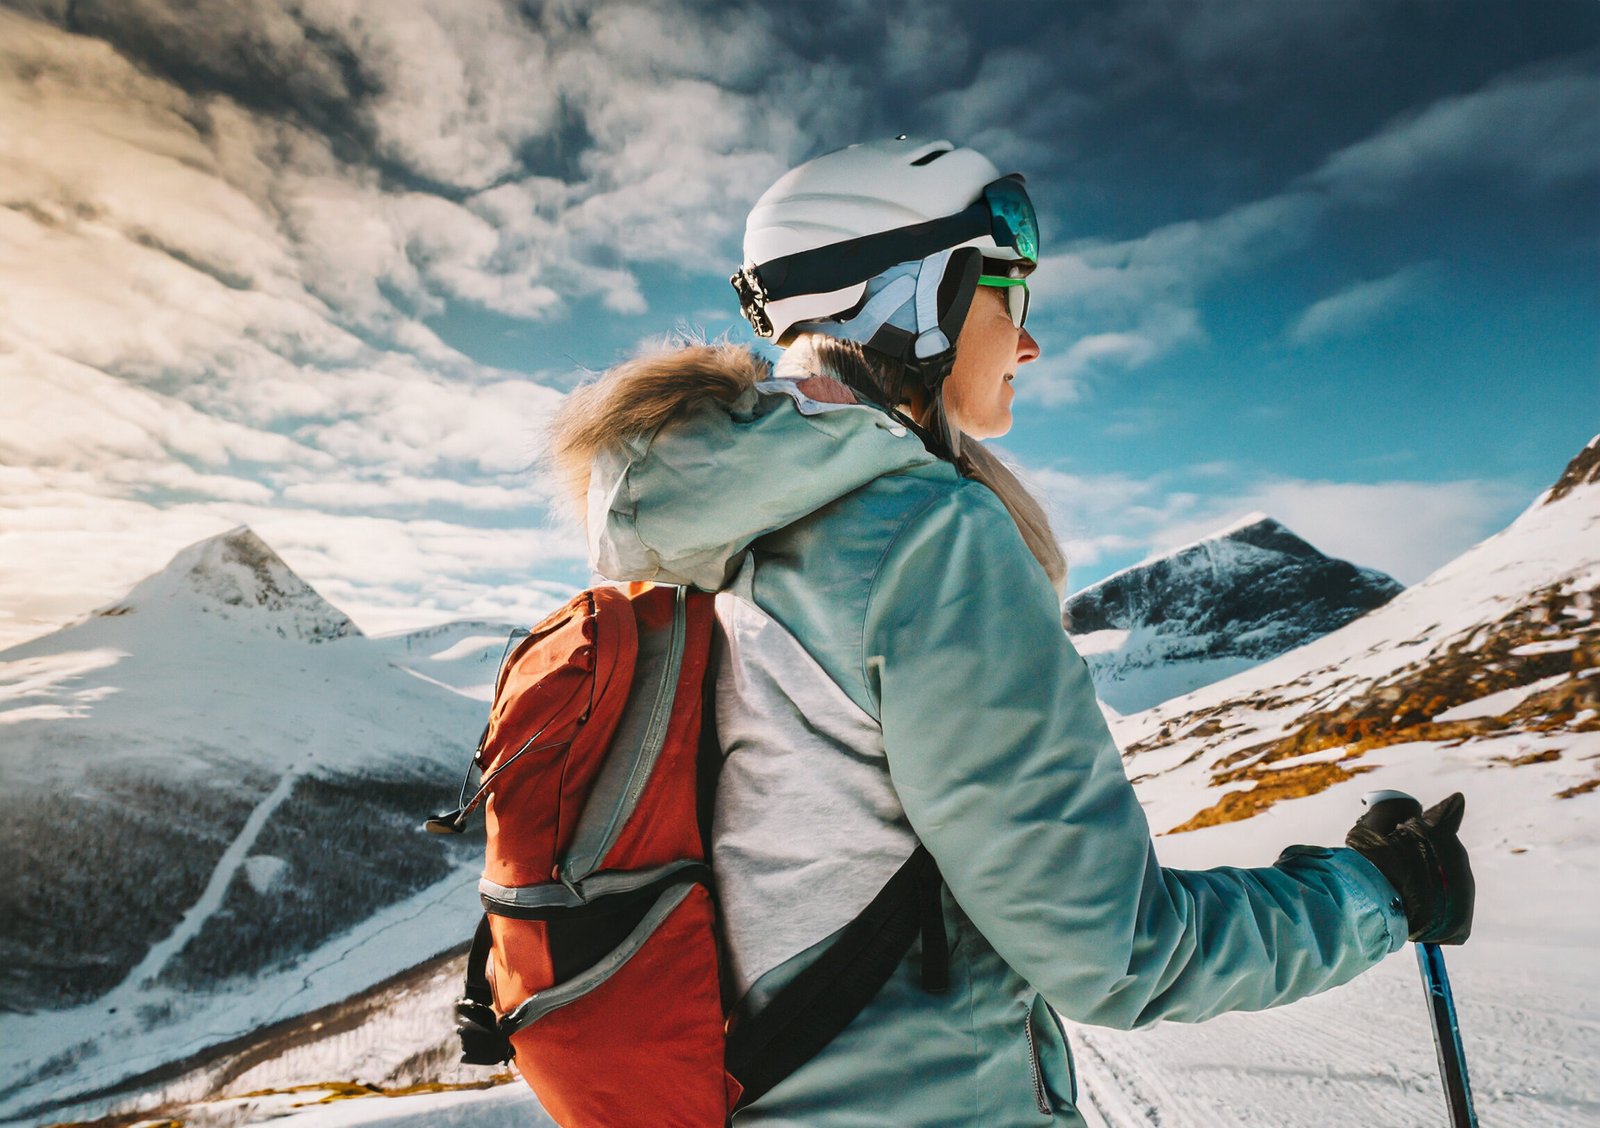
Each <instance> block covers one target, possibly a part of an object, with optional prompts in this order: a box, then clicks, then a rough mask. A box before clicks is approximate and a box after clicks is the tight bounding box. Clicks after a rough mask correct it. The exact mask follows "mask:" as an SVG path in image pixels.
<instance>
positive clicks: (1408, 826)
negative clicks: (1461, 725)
mask: <svg viewBox="0 0 1600 1128" xmlns="http://www.w3.org/2000/svg"><path fill="white" fill-rule="evenodd" d="M1408 805H1409V804H1408ZM1384 806H1387V804H1385V805H1384ZM1466 808H1467V801H1466V799H1465V798H1463V797H1462V795H1461V793H1460V792H1459V791H1458V792H1456V793H1455V794H1454V795H1452V796H1450V797H1449V798H1448V799H1446V800H1444V801H1443V802H1442V803H1438V804H1436V805H1435V806H1433V807H1430V808H1429V809H1428V810H1426V811H1424V812H1423V813H1421V814H1419V815H1412V816H1411V817H1410V818H1407V819H1405V820H1404V821H1403V822H1400V823H1398V824H1394V823H1393V822H1392V818H1390V819H1385V818H1379V819H1374V818H1373V815H1375V814H1380V815H1381V814H1382V812H1381V811H1380V810H1379V809H1377V808H1375V809H1374V810H1372V811H1369V812H1367V814H1365V815H1362V816H1361V819H1360V820H1359V821H1358V822H1357V823H1356V825H1355V826H1353V827H1351V828H1350V833H1349V834H1347V835H1345V839H1344V844H1345V845H1346V846H1348V847H1350V849H1352V850H1354V851H1356V852H1357V853H1359V854H1360V855H1361V856H1362V857H1364V858H1366V859H1367V861H1369V862H1371V863H1372V864H1373V865H1375V866H1377V867H1378V870H1379V872H1380V873H1382V874H1383V876H1384V877H1386V878H1388V879H1389V884H1390V885H1393V886H1394V887H1395V891H1396V892H1398V893H1399V894H1400V903H1401V905H1402V906H1403V907H1404V908H1405V913H1406V923H1407V924H1408V925H1409V926H1410V928H1411V935H1410V937H1409V939H1412V940H1415V941H1417V942H1419V943H1432V944H1460V943H1463V942H1464V941H1465V940H1466V938H1467V937H1468V936H1469V935H1470V934H1471V933H1472V901H1473V891H1474V888H1475V887H1474V885H1473V881H1472V866H1471V865H1470V864H1469V863H1468V862H1467V850H1466V847H1465V846H1463V845H1461V839H1459V838H1457V837H1456V831H1457V830H1459V829H1460V827H1461V815H1462V813H1463V812H1464V811H1465V810H1466ZM1411 809H1412V810H1415V809H1416V807H1415V806H1412V807H1411ZM1384 822H1388V823H1389V825H1386V826H1385V825H1376V824H1379V823H1384Z"/></svg>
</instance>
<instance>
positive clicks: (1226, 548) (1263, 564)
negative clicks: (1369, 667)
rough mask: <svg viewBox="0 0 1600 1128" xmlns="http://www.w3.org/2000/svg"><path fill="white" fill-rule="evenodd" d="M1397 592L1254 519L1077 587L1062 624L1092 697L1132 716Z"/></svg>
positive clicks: (1366, 571) (1377, 577) (1333, 626)
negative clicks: (1082, 662)
mask: <svg viewBox="0 0 1600 1128" xmlns="http://www.w3.org/2000/svg"><path fill="white" fill-rule="evenodd" d="M1401 590H1402V589H1401V585H1400V584H1399V583H1397V582H1396V581H1395V580H1394V579H1392V578H1391V577H1389V576H1386V575H1384V574H1383V573H1382V572H1378V571H1374V570H1373V569H1371V568H1362V567H1358V566H1356V565H1354V564H1350V563H1347V562H1345V561H1343V560H1336V559H1333V558H1332V557H1329V556H1325V555H1323V554H1322V553H1320V552H1318V551H1317V550H1316V549H1315V548H1313V547H1312V546H1311V545H1310V544H1308V543H1306V542H1305V541H1304V540H1302V539H1300V538H1299V537H1297V536H1295V534H1294V533H1292V532H1290V531H1289V530H1288V529H1286V528H1285V527H1284V526H1283V525H1281V524H1279V523H1278V522H1277V521H1274V520H1273V519H1272V518H1270V517H1267V516H1265V515H1263V514H1259V513H1257V514H1252V515H1251V516H1249V517H1247V518H1245V519H1244V520H1243V521H1242V522H1240V523H1238V524H1236V525H1234V526H1232V527H1230V528H1228V529H1224V530H1222V531H1221V532H1218V533H1215V534H1213V535H1212V536H1209V537H1206V538H1205V539H1204V540H1201V541H1198V542H1196V543H1194V544H1191V545H1188V546H1186V547H1184V548H1180V549H1178V550H1176V551H1174V552H1171V553H1168V554H1167V555H1166V556H1163V557H1161V558H1159V559H1157V560H1152V561H1150V562H1148V563H1145V564H1140V565H1136V566H1135V567H1133V568H1129V569H1126V570H1125V571H1122V572H1118V573H1117V574H1116V575H1113V576H1110V577H1108V578H1106V579H1104V580H1102V581H1100V582H1099V583H1097V584H1095V585H1093V586H1092V587H1088V588H1085V589H1084V590H1083V591H1081V592H1079V593H1077V594H1076V595H1074V596H1073V597H1072V598H1071V599H1070V600H1068V601H1067V605H1066V611H1065V619H1066V623H1067V627H1068V629H1069V630H1070V631H1071V633H1072V635H1073V639H1074V641H1075V643H1077V645H1078V648H1079V650H1080V651H1081V652H1082V653H1083V655H1084V658H1085V659H1086V660H1087V661H1088V663H1089V671H1090V674H1091V675H1092V676H1093V677H1094V681H1095V689H1096V691H1097V692H1098V693H1099V695H1100V697H1101V699H1102V700H1103V701H1105V702H1106V703H1107V704H1108V705H1110V706H1111V707H1112V708H1113V709H1116V710H1117V711H1118V712H1120V713H1123V714H1129V713H1135V712H1138V711H1140V710H1142V709H1148V708H1150V707H1151V706H1152V705H1155V704H1157V703H1158V702H1160V701H1163V700H1166V699H1167V698H1170V697H1175V696H1178V695H1179V694H1183V693H1188V692H1190V691H1192V690H1195V689H1198V688H1199V687H1200V686H1203V685H1206V684H1209V683H1210V682H1213V681H1217V680H1219V679H1221V678H1223V677H1227V676H1230V675H1232V674H1236V673H1238V672H1240V671H1242V670H1245V669H1248V668H1250V667H1251V666H1254V665H1257V664H1259V663H1261V662H1264V661H1266V660H1267V659H1269V658H1274V657H1276V656H1277V655H1279V654H1282V653H1284V652H1285V651H1287V650H1292V649H1293V648H1295V647H1297V646H1301V645H1303V644H1305V643H1307V642H1310V641H1311V640H1312V639H1315V638H1320V637H1322V636H1323V635H1325V634H1327V633H1328V632H1330V631H1334V630H1337V629H1338V628H1340V627H1342V626H1344V625H1345V624H1346V623H1348V622H1350V621H1351V620H1352V619H1354V618H1356V617H1357V616H1359V615H1362V614H1365V613H1366V612H1367V611H1370V610H1371V609H1373V608H1374V607H1380V606H1382V605H1383V604H1385V603H1387V602H1388V601H1389V600H1390V599H1392V598H1394V596H1395V594H1396V593H1398V592H1399V591H1401Z"/></svg>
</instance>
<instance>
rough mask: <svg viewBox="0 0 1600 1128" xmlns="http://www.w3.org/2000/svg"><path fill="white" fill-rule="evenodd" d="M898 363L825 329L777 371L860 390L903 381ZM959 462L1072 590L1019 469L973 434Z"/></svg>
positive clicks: (1058, 585) (1056, 581) (1053, 575)
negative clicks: (830, 334) (825, 333)
mask: <svg viewBox="0 0 1600 1128" xmlns="http://www.w3.org/2000/svg"><path fill="white" fill-rule="evenodd" d="M893 364H894V362H893V361H891V360H889V359H888V358H887V357H882V358H880V357H879V356H877V355H876V354H873V353H870V352H868V351H867V350H866V349H865V348H863V347H862V346H861V345H860V344H857V343H856V342H855V341H842V340H839V339H837V338H835V337H827V336H823V335H822V334H820V333H809V334H805V335H802V336H800V337H798V338H796V340H795V342H794V343H793V344H792V345H790V346H789V348H788V349H787V350H786V351H785V352H784V354H783V357H782V358H781V359H780V360H779V361H778V364H777V368H776V369H775V370H774V375H776V376H779V377H783V378H789V379H796V378H804V377H805V376H807V375H818V376H827V377H830V378H832V379H834V380H837V381H839V382H840V383H841V384H844V385H845V386H847V387H850V388H855V389H868V388H890V387H896V386H897V385H898V383H899V381H898V380H896V379H895V378H894V377H895V376H896V375H897V373H894V372H892V371H891V367H892V366H893ZM959 446H960V451H961V453H960V454H959V455H958V456H957V457H956V467H957V469H959V470H960V471H961V473H962V475H963V476H964V477H967V478H970V479H972V480H973V481H974V482H980V483H982V484H983V485H985V486H987V487H988V488H989V490H990V491H991V492H992V493H993V494H994V495H995V497H997V498H999V499H1000V504H1001V505H1004V506H1005V507H1006V512H1007V513H1009V514H1011V520H1012V521H1014V522H1016V525H1017V531H1018V532H1019V533H1021V534H1022V541H1023V543H1024V544H1026V545H1027V546H1028V551H1029V552H1031V553H1032V554H1033V558H1034V559H1035V560H1037V561H1038V562H1039V564H1040V566H1042V567H1043V568H1044V571H1045V575H1047V576H1049V577H1050V584H1051V586H1053V587H1054V588H1055V589H1056V594H1057V595H1058V596H1063V597H1064V596H1065V595H1066V592H1067V556H1066V553H1064V552H1063V551H1062V550H1061V544H1060V542H1058V541H1057V540H1056V538H1055V534H1054V533H1053V532H1052V531H1051V529H1050V518H1049V516H1048V515H1047V514H1046V513H1045V510H1044V506H1043V505H1041V504H1040V503H1039V500H1038V499H1037V498H1036V497H1034V496H1033V494H1032V493H1031V492H1029V490H1028V488H1027V487H1026V486H1025V485H1023V484H1022V480H1021V479H1020V478H1018V477H1017V475H1016V473H1015V472H1014V471H1013V470H1012V469H1011V467H1009V466H1007V465H1006V464H1005V463H1004V462H1002V461H1001V460H1000V457H999V456H998V455H996V454H995V453H994V452H993V451H992V450H990V449H989V448H988V447H986V446H984V445H983V443H981V442H979V441H978V440H977V439H974V438H973V437H972V436H970V435H962V436H961V437H960V443H959Z"/></svg>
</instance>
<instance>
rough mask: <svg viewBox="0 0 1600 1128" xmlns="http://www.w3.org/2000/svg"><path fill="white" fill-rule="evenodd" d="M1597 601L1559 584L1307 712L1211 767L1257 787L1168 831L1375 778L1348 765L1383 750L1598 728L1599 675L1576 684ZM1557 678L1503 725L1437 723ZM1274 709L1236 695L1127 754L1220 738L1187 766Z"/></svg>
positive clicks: (1589, 662) (1533, 758)
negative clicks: (1245, 714) (1253, 715)
mask: <svg viewBox="0 0 1600 1128" xmlns="http://www.w3.org/2000/svg"><path fill="white" fill-rule="evenodd" d="M1594 602H1595V600H1594V593H1593V592H1589V591H1578V592H1572V591H1563V590H1562V589H1561V587H1560V585H1557V586H1552V587H1549V588H1546V589H1543V590H1541V591H1537V592H1533V593H1531V594H1530V595H1529V597H1528V598H1527V600H1526V601H1525V602H1524V603H1522V604H1521V605H1519V606H1518V607H1516V608H1514V609H1513V610H1511V611H1510V612H1508V613H1506V614H1505V615H1503V616H1502V617H1501V618H1500V619H1498V620H1496V621H1495V622H1493V623H1489V624H1486V625H1484V626H1483V627H1480V628H1478V629H1476V630H1473V631H1467V632H1464V633H1462V634H1460V635H1457V636H1456V637H1454V638H1451V639H1449V640H1448V641H1446V642H1444V644H1443V645H1442V646H1440V647H1438V648H1437V649H1436V650H1434V652H1433V653H1432V654H1430V655H1428V656H1427V657H1425V658H1423V659H1421V660H1419V661H1417V662H1414V663H1411V664H1410V665H1408V666H1406V667H1404V668H1403V669H1400V670H1396V671H1393V672H1392V673H1390V674H1388V675H1387V676H1385V677H1384V678H1383V679H1381V680H1379V681H1375V682H1373V683H1371V684H1369V685H1368V686H1366V687H1365V688H1364V689H1360V690H1358V691H1357V692H1355V693H1353V694H1351V695H1349V696H1348V697H1347V698H1346V699H1345V700H1343V701H1342V702H1341V703H1340V704H1338V705H1337V706H1334V707H1332V708H1315V707H1314V708H1312V709H1310V710H1309V711H1308V712H1306V713H1304V714H1302V715H1301V717H1300V718H1299V723H1298V724H1297V725H1296V726H1295V728H1294V729H1293V730H1292V731H1290V732H1288V733H1286V734H1285V735H1283V736H1281V737H1279V738H1277V739H1274V740H1269V741H1264V742H1261V743H1257V744H1252V745H1249V746H1247V747H1244V748H1236V749H1233V750H1232V751H1229V752H1227V753H1226V754H1225V755H1222V756H1221V757H1219V758H1218V759H1217V760H1216V761H1215V762H1214V763H1213V764H1212V766H1211V775H1212V779H1211V784H1212V786H1216V787H1221V786H1227V785H1229V784H1238V783H1254V784H1255V787H1254V788H1253V789H1251V790H1247V791H1234V792H1230V793H1229V794H1228V795H1226V796H1224V797H1223V798H1222V799H1221V800H1219V801H1218V802H1217V803H1215V804H1213V805H1212V806H1211V807H1208V808H1206V809H1205V810H1203V811H1200V812H1199V813H1198V814H1196V815H1195V816H1194V817H1193V818H1191V819H1189V820H1188V821H1187V822H1184V823H1182V824H1180V825H1178V826H1176V827H1174V828H1173V829H1172V830H1170V831H1168V832H1167V833H1169V834H1176V833H1180V832H1182V831H1185V830H1195V829H1198V828H1199V827H1203V826H1214V825H1216V824H1218V823H1224V822H1234V821H1237V820H1239V819H1245V818H1249V817H1251V816H1252V815H1255V814H1258V813H1259V812H1261V811H1264V810H1266V809H1267V808H1268V807H1270V806H1272V804H1273V803H1275V802H1277V801H1278V800H1280V799H1291V798H1299V797H1301V796H1304V795H1313V794H1315V793H1316V792H1318V791H1321V790H1323V789H1325V788H1327V787H1330V786H1332V785H1333V784H1334V783H1338V782H1340V781H1341V780H1343V779H1348V778H1350V777H1351V776H1352V775H1354V774H1357V773H1359V772H1361V771H1366V770H1370V769H1368V768H1365V767H1354V766H1352V765H1351V764H1350V761H1352V760H1357V759H1359V758H1361V757H1362V756H1364V755H1366V754H1367V753H1368V752H1371V751H1372V750H1374V749H1378V748H1386V747H1390V746H1392V745H1397V744H1409V743H1413V742H1429V743H1453V744H1462V743H1465V742H1467V741H1470V740H1475V739H1483V738H1487V737H1493V736H1501V735H1505V734H1507V733H1552V732H1586V731H1592V730H1597V729H1600V678H1596V677H1588V678H1585V677H1579V676H1578V675H1579V674H1580V673H1581V672H1582V671H1584V670H1587V669H1591V668H1594V667H1596V666H1600V625H1597V624H1596V623H1595V622H1594V621H1593V619H1592V617H1591V609H1592V607H1593V604H1594ZM1552 642H1568V643H1569V644H1570V645H1569V648H1568V649H1564V650H1541V651H1539V652H1537V653H1532V654H1516V653H1513V651H1516V650H1519V649H1522V648H1524V647H1527V646H1529V645H1531V644H1536V643H1537V644H1549V643H1552ZM1561 675H1567V676H1565V677H1561V680H1559V681H1558V682H1556V684H1554V685H1551V686H1549V687H1547V688H1545V689H1542V690H1540V691H1538V692H1537V693H1532V694H1529V695H1527V696H1525V697H1524V698H1522V700H1520V701H1519V702H1518V703H1517V704H1516V705H1515V706H1514V707H1513V708H1511V709H1509V710H1507V711H1506V712H1504V713H1503V714H1500V715H1498V716H1486V717H1470V718H1463V719H1461V720H1455V721H1435V720H1434V719H1433V718H1435V717H1437V716H1439V715H1440V714H1441V713H1444V712H1445V711H1446V710H1448V709H1451V708H1453V707H1455V706H1458V705H1462V704H1466V703H1468V702H1471V701H1476V700H1479V699H1480V698H1483V697H1487V696H1489V695H1490V694H1493V693H1499V692H1501V691H1504V690H1509V689H1516V688H1519V687H1522V686H1527V685H1530V684H1532V683H1534V682H1537V681H1540V680H1543V679H1546V678H1554V677H1559V676H1561ZM1330 688H1332V687H1330ZM1324 699H1326V698H1324ZM1269 700H1270V701H1278V700H1281V699H1280V698H1278V697H1276V696H1274V697H1272V698H1268V697H1265V696H1263V697H1259V698H1236V699H1234V700H1232V701H1228V702H1224V703H1222V704H1219V705H1214V706H1211V707H1209V708H1207V709H1205V710H1201V711H1198V712H1196V713H1194V714H1191V715H1190V716H1187V717H1176V718H1172V719H1171V720H1169V721H1168V722H1167V723H1166V724H1164V725H1163V726H1162V729H1161V732H1160V733H1158V734H1157V735H1156V736H1154V737H1151V738H1149V739H1147V740H1145V741H1141V742H1139V744H1136V745H1133V746H1131V747H1130V749H1129V752H1130V753H1131V752H1138V751H1147V750H1150V749H1153V748H1156V747H1159V746H1160V744H1161V743H1162V742H1163V741H1165V740H1168V739H1171V734H1172V733H1173V732H1175V731H1176V732H1180V733H1183V734H1184V735H1185V736H1191V735H1192V736H1200V737H1206V738H1211V737H1214V736H1215V737H1217V738H1216V739H1207V740H1205V742H1204V743H1202V744H1201V745H1200V746H1199V748H1198V749H1197V750H1196V751H1195V753H1194V754H1193V755H1191V756H1189V757H1187V758H1186V759H1185V761H1184V762H1185V763H1189V762H1192V761H1193V760H1195V759H1197V758H1199V757H1201V756H1203V755H1205V754H1206V753H1208V752H1210V751H1211V750H1213V749H1215V748H1216V746H1217V745H1218V744H1220V743H1222V742H1223V741H1225V740H1226V731H1227V730H1228V728H1229V725H1228V723H1227V716H1228V714H1230V713H1233V712H1235V711H1236V710H1242V709H1246V708H1248V709H1251V710H1253V711H1256V712H1262V711H1266V710H1267V709H1268V708H1270V706H1269V704H1268V702H1269ZM1580 715H1581V716H1582V719H1581V720H1580V719H1579V717H1580ZM1339 749H1343V754H1342V755H1340V756H1339V757H1338V759H1337V760H1330V761H1322V762H1319V763H1313V764H1300V765H1294V766H1291V767H1287V768H1276V767H1274V765H1275V764H1277V763H1280V762H1282V761H1285V760H1293V759H1296V758H1298V757H1302V756H1307V755H1311V754H1313V753H1318V752H1330V751H1336V750H1339ZM1560 755H1561V753H1560V752H1559V751H1558V750H1555V749H1547V750H1542V751H1539V752H1535V753H1530V754H1529V755H1526V756H1521V757H1518V758H1516V759H1509V758H1507V759H1504V760H1503V761H1502V762H1505V763H1509V764H1512V765H1518V766H1520V765H1526V764H1536V763H1547V762H1549V761H1551V760H1556V759H1559V758H1560ZM1168 770H1170V769H1168ZM1597 786H1600V781H1596V782H1595V783H1593V784H1590V785H1586V786H1584V787H1583V788H1581V789H1572V790H1571V794H1580V793H1582V791H1586V790H1592V789H1593V788H1594V787H1597ZM1563 795H1564V796H1565V797H1570V795H1569V794H1568V793H1565V792H1564V793H1563Z"/></svg>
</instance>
